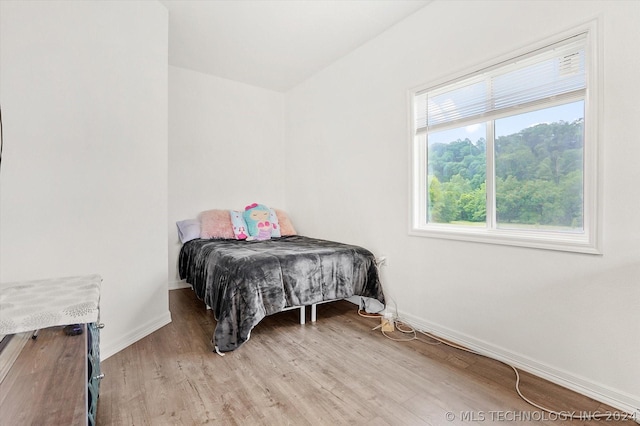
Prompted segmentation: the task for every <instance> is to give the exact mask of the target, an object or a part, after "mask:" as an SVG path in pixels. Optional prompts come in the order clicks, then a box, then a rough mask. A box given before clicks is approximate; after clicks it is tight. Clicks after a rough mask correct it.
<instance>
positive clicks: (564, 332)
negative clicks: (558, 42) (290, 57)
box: [286, 1, 640, 410]
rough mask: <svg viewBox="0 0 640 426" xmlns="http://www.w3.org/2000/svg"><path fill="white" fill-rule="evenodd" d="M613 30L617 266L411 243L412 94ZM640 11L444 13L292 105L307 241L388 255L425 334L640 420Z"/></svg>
mask: <svg viewBox="0 0 640 426" xmlns="http://www.w3.org/2000/svg"><path fill="white" fill-rule="evenodd" d="M596 17H598V18H599V19H600V20H601V24H602V29H603V30H604V37H603V41H604V59H603V60H604V64H603V65H604V66H603V68H604V80H603V83H604V86H603V89H604V92H603V94H604V110H603V115H602V116H601V119H602V121H601V124H602V125H603V129H604V131H603V135H604V137H603V138H602V140H601V141H600V143H601V144H602V146H603V153H604V158H603V165H604V173H603V179H604V196H603V197H602V200H601V201H602V203H603V204H604V222H603V227H604V244H603V250H604V255H603V256H595V255H584V254H573V253H565V252H555V251H545V250H537V249H526V248H516V247H507V246H498V245H488V244H478V243H466V242H460V241H449V240H439V239H429V238H423V237H410V236H409V235H408V217H409V211H408V210H409V168H410V164H409V153H408V152H409V150H408V144H409V135H408V134H409V129H408V127H409V125H408V123H409V118H408V114H409V112H408V102H407V91H408V90H409V89H411V88H414V87H416V86H418V85H421V84H425V83H428V82H430V81H434V80H436V79H440V78H442V77H445V76H447V75H449V74H452V73H456V72H460V71H462V70H465V69H469V68H470V67H473V66H474V65H479V64H483V63H485V62H486V61H489V60H491V59H492V58H494V57H497V56H500V55H503V54H507V53H509V52H511V51H514V50H518V49H520V48H523V47H526V46H527V45H528V44H530V43H533V42H536V41H539V40H541V39H543V38H546V37H549V36H553V35H554V34H556V33H559V32H561V31H563V30H566V29H569V28H571V27H573V26H575V25H579V24H582V23H585V22H587V21H589V20H591V19H593V18H596ZM639 18H640V3H639V2H596V1H593V2H592V1H579V2H571V1H565V2H556V1H553V2H544V1H517V2H504V1H479V2H477V1H456V2H448V1H436V2H434V3H431V4H430V5H428V6H427V7H425V8H424V9H422V10H420V11H419V12H417V13H416V14H414V15H412V16H410V17H409V18H408V19H406V20H405V21H403V22H401V23H400V24H399V25H396V26H395V27H393V28H391V29H390V30H389V31H387V32H386V33H384V34H383V35H381V36H380V37H378V38H377V39H375V40H373V41H371V42H369V43H367V44H366V45H364V46H362V47H361V48H360V49H358V50H356V51H355V52H353V53H351V54H349V55H348V56H346V57H344V58H343V59H341V60H340V61H338V62H336V63H334V64H332V65H331V66H329V67H328V68H326V69H324V70H323V71H322V72H320V73H318V74H316V75H315V76H314V77H312V78H311V79H309V80H307V81H306V82H304V83H303V84H301V85H299V86H297V87H296V88H294V89H293V90H291V91H290V92H289V93H288V94H287V99H286V102H287V103H286V111H287V118H286V120H287V121H286V132H287V133H286V141H287V149H286V151H287V159H286V160H287V161H286V195H287V205H288V209H289V211H290V213H291V214H292V215H293V216H295V218H296V226H297V227H298V230H299V231H300V232H301V233H303V234H306V235H313V236H319V237H324V238H328V239H336V240H341V241H345V242H350V243H356V244H361V245H363V246H365V247H368V248H369V249H371V250H372V251H373V252H374V253H375V254H377V255H386V256H388V260H389V262H388V267H387V268H386V269H383V279H384V286H385V293H386V294H387V296H388V299H389V302H391V303H390V305H391V306H392V307H393V305H394V303H395V304H397V308H398V310H399V312H400V314H401V315H402V316H403V317H404V318H405V319H407V320H410V321H411V322H413V323H414V324H417V325H422V326H423V327H428V328H429V329H432V330H437V331H438V332H439V333H441V334H445V335H447V336H449V337H450V338H452V339H454V340H457V341H460V342H463V343H465V344H467V345H469V346H471V347H474V348H476V349H481V350H484V351H487V352H490V353H492V354H494V355H495V356H498V357H500V358H502V359H506V360H510V361H511V362H514V363H515V364H517V365H519V366H521V367H523V368H525V369H527V370H530V371H534V372H535V373H536V374H540V375H543V376H545V377H547V378H549V379H551V380H553V381H555V382H558V383H561V384H563V385H565V386H569V387H572V388H573V389H576V390H578V391H580V392H583V393H586V394H589V395H591V396H593V397H595V398H596V399H599V400H601V401H604V402H609V403H612V404H614V405H615V406H617V407H619V408H623V409H628V410H632V409H634V407H635V408H638V407H640V380H639V378H640V362H638V361H639V359H638V354H639V353H640V309H639V305H638V301H639V300H640V221H639V220H638V217H637V215H638V211H639V210H640V209H639V207H640V203H639V202H638V199H637V193H638V191H637V188H638V181H639V180H640V172H639V171H638V170H639V168H638V167H637V161H636V160H635V159H637V158H640V144H639V143H638V134H637V133H638V132H637V126H636V123H637V117H638V116H640V108H639V106H638V105H639V104H638V99H640V85H638V84H637V78H638V76H639V75H640V62H639V61H640V59H639V56H638V55H637V54H634V53H633V49H631V50H630V48H629V47H630V46H637V45H638V43H640V33H639V32H638V23H639V22H640V19H639Z"/></svg>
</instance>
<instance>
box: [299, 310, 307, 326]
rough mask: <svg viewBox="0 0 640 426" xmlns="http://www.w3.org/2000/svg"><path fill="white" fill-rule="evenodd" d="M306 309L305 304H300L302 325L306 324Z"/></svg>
mask: <svg viewBox="0 0 640 426" xmlns="http://www.w3.org/2000/svg"><path fill="white" fill-rule="evenodd" d="M306 316H307V315H306V310H305V308H304V306H300V325H304V323H305V321H306Z"/></svg>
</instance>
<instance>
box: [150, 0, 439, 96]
mask: <svg viewBox="0 0 640 426" xmlns="http://www.w3.org/2000/svg"><path fill="white" fill-rule="evenodd" d="M160 1H161V2H162V3H163V4H164V5H165V6H167V8H168V9H169V64H170V65H174V66H178V67H183V68H188V69H191V70H195V71H200V72H203V73H207V74H212V75H216V76H218V77H222V78H227V79H231V80H236V81H240V82H243V83H247V84H251V85H253V86H258V87H263V88H266V89H271V90H276V91H280V92H284V91H287V90H289V89H290V88H292V87H294V86H296V85H297V84H299V83H301V82H302V81H304V80H306V79H307V78H309V77H310V76H312V75H313V74H315V73H316V72H318V71H319V70H321V69H322V68H324V67H326V66H327V65H329V64H331V63H332V62H334V61H336V60H338V59H339V58H341V57H342V56H344V55H346V54H347V53H349V52H351V51H352V50H354V49H356V48H358V47H359V46H361V45H362V44H364V43H366V42H367V41H368V40H370V39H372V38H374V37H376V36H377V35H379V34H380V33H382V32H384V31H385V30H386V29H388V28H389V27H391V26H393V25H394V24H395V23H397V22H399V21H401V20H402V19H404V18H405V17H407V16H409V15H410V14H412V13H414V12H416V11H417V10H418V9H421V8H422V7H424V6H426V5H427V4H428V3H430V1H431V0H200V1H198V0H160Z"/></svg>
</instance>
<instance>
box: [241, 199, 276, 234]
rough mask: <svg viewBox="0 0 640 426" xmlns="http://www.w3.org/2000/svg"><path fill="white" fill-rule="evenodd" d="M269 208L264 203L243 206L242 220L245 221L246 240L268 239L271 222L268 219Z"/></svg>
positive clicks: (271, 227) (271, 226)
mask: <svg viewBox="0 0 640 426" xmlns="http://www.w3.org/2000/svg"><path fill="white" fill-rule="evenodd" d="M270 214H271V210H269V207H267V206H265V205H264V204H257V203H253V204H250V205H248V206H247V207H245V208H244V213H243V215H242V216H243V217H244V221H245V222H246V223H247V230H248V231H249V237H247V240H258V241H263V240H269V239H271V230H272V229H273V224H272V223H271V222H270V221H269V215H270Z"/></svg>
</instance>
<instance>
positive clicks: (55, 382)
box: [0, 275, 102, 425]
mask: <svg viewBox="0 0 640 426" xmlns="http://www.w3.org/2000/svg"><path fill="white" fill-rule="evenodd" d="M100 282H101V278H100V277H99V276H97V275H91V276H86V277H69V278H61V279H56V280H40V281H31V282H22V283H12V284H9V285H3V286H2V287H0V332H1V333H3V334H16V333H24V332H27V333H30V334H31V333H33V332H34V331H35V330H37V338H33V339H28V341H27V342H26V343H25V344H24V347H23V348H22V350H21V351H20V354H19V355H18V357H17V359H16V360H15V362H14V363H13V365H12V366H11V369H10V370H9V371H8V373H7V375H6V377H5V378H4V380H2V382H1V383H0V425H83V424H84V425H95V419H96V413H97V407H98V394H99V386H100V379H101V378H102V374H101V372H100V323H99V294H100ZM96 285H97V292H96ZM54 287H60V288H59V289H58V290H54ZM53 291H58V292H62V293H61V294H60V295H59V296H60V300H59V301H58V302H56V301H53V300H51V296H47V297H45V299H48V301H49V303H48V304H47V306H46V308H43V309H34V304H32V303H31V302H33V301H34V300H37V299H38V298H42V294H43V292H44V293H48V292H53ZM31 294H33V297H32V296H31ZM52 322H53V324H52ZM68 324H80V325H81V328H82V333H81V334H79V335H75V336H69V335H67V334H65V333H64V331H63V330H64V325H68ZM30 327H31V328H30ZM25 328H26V329H25Z"/></svg>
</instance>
